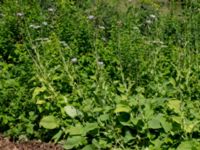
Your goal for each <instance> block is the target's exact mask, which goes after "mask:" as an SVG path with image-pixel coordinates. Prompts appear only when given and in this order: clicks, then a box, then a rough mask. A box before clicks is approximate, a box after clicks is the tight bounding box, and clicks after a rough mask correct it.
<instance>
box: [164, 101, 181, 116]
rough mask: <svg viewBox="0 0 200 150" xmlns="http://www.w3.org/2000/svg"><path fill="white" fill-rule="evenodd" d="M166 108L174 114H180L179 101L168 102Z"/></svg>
mask: <svg viewBox="0 0 200 150" xmlns="http://www.w3.org/2000/svg"><path fill="white" fill-rule="evenodd" d="M167 106H168V107H169V108H170V109H172V110H173V111H174V112H175V113H178V114H180V113H181V101H180V100H169V101H168V103H167Z"/></svg>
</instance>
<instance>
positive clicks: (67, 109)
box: [64, 106, 80, 118]
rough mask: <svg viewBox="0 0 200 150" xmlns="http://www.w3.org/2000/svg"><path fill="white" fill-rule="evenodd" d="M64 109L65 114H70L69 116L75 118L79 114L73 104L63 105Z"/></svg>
mask: <svg viewBox="0 0 200 150" xmlns="http://www.w3.org/2000/svg"><path fill="white" fill-rule="evenodd" d="M64 110H65V112H66V113H67V115H68V116H70V117H71V118H75V117H77V116H78V115H79V114H80V111H79V110H77V109H76V108H75V107H73V106H65V107H64Z"/></svg>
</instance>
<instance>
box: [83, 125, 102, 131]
mask: <svg viewBox="0 0 200 150" xmlns="http://www.w3.org/2000/svg"><path fill="white" fill-rule="evenodd" d="M97 128H99V126H98V124H97V123H86V125H85V127H84V131H85V133H88V132H89V131H92V130H95V129H97Z"/></svg>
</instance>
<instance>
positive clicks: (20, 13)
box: [16, 12, 24, 17]
mask: <svg viewBox="0 0 200 150" xmlns="http://www.w3.org/2000/svg"><path fill="white" fill-rule="evenodd" d="M16 15H17V16H18V17H22V16H24V13H22V12H18V13H17V14H16Z"/></svg>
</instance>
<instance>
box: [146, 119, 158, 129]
mask: <svg viewBox="0 0 200 150" xmlns="http://www.w3.org/2000/svg"><path fill="white" fill-rule="evenodd" d="M148 127H149V128H151V129H159V128H161V125H160V121H159V120H157V119H152V120H149V121H148Z"/></svg>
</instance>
